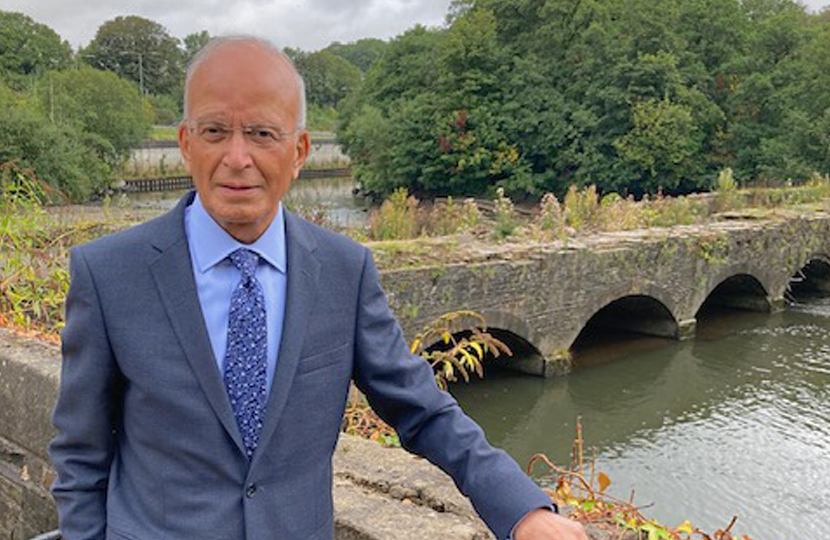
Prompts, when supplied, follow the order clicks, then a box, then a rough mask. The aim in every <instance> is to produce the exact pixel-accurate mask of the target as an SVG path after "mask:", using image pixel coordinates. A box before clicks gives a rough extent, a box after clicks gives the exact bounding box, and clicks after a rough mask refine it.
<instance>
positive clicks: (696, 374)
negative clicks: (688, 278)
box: [452, 298, 830, 540]
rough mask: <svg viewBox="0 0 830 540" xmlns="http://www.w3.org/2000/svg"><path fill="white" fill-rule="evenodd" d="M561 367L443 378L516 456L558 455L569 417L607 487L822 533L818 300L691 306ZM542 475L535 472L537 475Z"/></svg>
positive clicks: (783, 530) (828, 462)
mask: <svg viewBox="0 0 830 540" xmlns="http://www.w3.org/2000/svg"><path fill="white" fill-rule="evenodd" d="M576 361H577V369H576V370H575V371H574V373H573V374H572V375H570V376H568V377H565V378H560V379H551V380H543V379H539V378H534V377H530V376H523V375H517V374H516V373H511V372H505V371H499V370H498V369H493V370H490V371H489V372H488V373H487V374H486V377H485V380H482V381H478V382H476V383H474V384H470V385H467V386H464V385H457V386H455V387H454V388H453V389H452V392H453V394H454V395H455V396H456V397H457V399H458V400H459V402H460V403H461V404H462V406H463V407H464V409H465V410H466V411H467V412H468V414H470V416H472V417H473V418H474V419H475V420H476V421H478V422H479V423H480V424H481V426H482V427H483V428H484V430H485V432H486V433H487V436H488V438H489V439H490V441H491V442H492V443H493V444H495V445H497V446H500V447H502V448H504V449H505V450H506V451H507V452H508V453H510V454H511V455H512V456H513V457H514V458H515V459H516V460H517V461H518V462H519V463H520V464H522V465H523V466H524V465H526V464H527V463H528V461H529V459H530V457H531V456H532V455H533V454H534V453H536V452H544V453H545V454H546V455H547V456H548V457H549V458H551V459H553V460H554V461H555V462H557V463H559V464H566V463H568V462H569V461H570V459H569V456H570V451H571V446H572V441H573V439H574V436H575V423H576V421H577V419H578V418H580V417H581V419H582V426H583V430H584V438H585V445H586V448H587V447H594V448H595V449H596V466H597V469H598V470H602V471H604V472H606V473H607V474H608V476H609V477H610V478H611V480H612V482H613V484H612V486H611V488H609V492H610V493H612V494H614V495H616V496H618V497H621V498H625V499H628V497H629V495H630V494H631V491H632V490H634V492H635V499H634V500H635V503H637V504H641V505H645V504H650V503H653V506H652V507H650V508H648V509H646V510H645V511H644V513H645V514H646V515H648V516H650V517H653V518H655V519H657V520H658V521H660V522H662V523H664V524H666V525H670V526H677V525H679V524H680V523H681V522H683V521H684V520H686V519H688V520H690V521H691V522H692V523H693V524H694V525H695V526H697V527H700V528H701V529H703V530H706V531H709V532H714V530H715V529H717V528H723V527H725V526H726V525H727V524H728V523H729V521H730V519H731V518H732V516H733V515H737V516H738V522H737V524H736V526H735V527H734V528H733V532H740V533H742V534H749V535H750V536H752V537H753V539H754V540H784V539H808V538H809V539H820V538H828V537H830V533H828V522H830V481H828V480H830V299H828V298H824V299H820V298H818V299H811V300H805V301H803V302H802V303H799V304H797V305H794V306H791V307H790V308H789V309H788V310H786V311H784V312H781V313H777V314H772V315H767V314H757V313H747V312H737V311H732V312H724V311H721V312H717V313H710V314H708V315H707V316H705V317H701V318H700V321H699V324H698V330H697V337H696V338H695V339H694V340H691V341H686V342H675V341H669V340H662V339H656V338H629V339H626V340H622V341H616V342H615V344H609V343H603V344H595V346H593V347H588V348H587V349H586V350H584V351H582V352H581V353H580V354H579V355H578V356H577V357H576ZM542 480H543V481H544V478H543V479H542Z"/></svg>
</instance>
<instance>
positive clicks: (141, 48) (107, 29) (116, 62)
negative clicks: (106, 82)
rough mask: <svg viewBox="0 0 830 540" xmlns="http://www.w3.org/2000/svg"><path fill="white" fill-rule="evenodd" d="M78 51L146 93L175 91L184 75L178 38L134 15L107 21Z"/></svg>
mask: <svg viewBox="0 0 830 540" xmlns="http://www.w3.org/2000/svg"><path fill="white" fill-rule="evenodd" d="M191 41H198V40H191ZM191 45H192V43H191ZM78 54H79V55H80V57H81V59H82V60H83V61H84V62H86V63H88V64H89V65H91V66H93V67H95V68H98V69H103V70H106V71H112V72H115V73H117V74H118V75H120V76H121V77H124V78H125V79H129V80H131V81H133V82H135V83H136V84H138V85H139V86H140V87H141V90H142V91H143V92H145V93H150V94H168V93H171V92H175V91H176V90H177V89H179V88H180V85H181V80H182V78H183V76H184V69H183V58H182V54H183V53H182V51H181V50H180V49H179V40H177V39H176V38H174V37H172V36H170V34H168V33H167V30H166V29H165V28H164V27H163V26H162V25H160V24H159V23H157V22H155V21H151V20H149V19H145V18H143V17H138V16H136V15H128V16H119V17H116V18H115V19H112V20H109V21H106V22H105V23H104V24H102V25H101V26H100V27H98V31H97V32H96V34H95V37H94V38H93V39H92V41H91V42H90V43H89V45H88V46H87V47H86V48H84V49H82V50H81V51H79V53H78Z"/></svg>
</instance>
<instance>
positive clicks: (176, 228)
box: [74, 212, 185, 260]
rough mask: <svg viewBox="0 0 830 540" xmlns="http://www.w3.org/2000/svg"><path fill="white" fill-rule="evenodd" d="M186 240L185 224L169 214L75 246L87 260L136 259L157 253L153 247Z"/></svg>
mask: <svg viewBox="0 0 830 540" xmlns="http://www.w3.org/2000/svg"><path fill="white" fill-rule="evenodd" d="M184 238H185V237H184V224H183V223H181V224H178V223H177V222H176V215H175V212H168V213H166V214H163V215H161V216H158V217H155V218H153V219H150V220H149V221H145V222H144V223H140V224H138V225H135V226H132V227H129V228H127V229H124V230H121V231H117V232H114V233H111V234H107V235H105V236H102V237H100V238H96V239H94V240H91V241H89V242H86V243H84V244H81V245H80V246H76V247H75V248H74V251H79V252H82V253H83V255H84V257H85V258H87V259H89V258H93V259H97V258H104V259H109V260H122V259H123V258H128V259H134V258H135V257H138V256H141V255H142V254H143V253H158V251H157V250H155V249H153V246H154V245H161V244H165V243H167V244H169V243H173V242H176V241H177V240H181V239H184Z"/></svg>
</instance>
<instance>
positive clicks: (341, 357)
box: [297, 342, 351, 375]
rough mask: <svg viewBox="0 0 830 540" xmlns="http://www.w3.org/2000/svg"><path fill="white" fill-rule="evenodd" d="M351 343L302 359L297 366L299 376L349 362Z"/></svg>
mask: <svg viewBox="0 0 830 540" xmlns="http://www.w3.org/2000/svg"><path fill="white" fill-rule="evenodd" d="M350 346H351V343H348V342H347V343H344V344H343V345H340V346H337V347H335V348H333V349H329V350H327V351H323V352H321V353H317V354H313V355H311V356H305V357H303V358H300V362H299V364H297V375H305V374H308V373H312V372H314V371H318V370H321V369H324V368H327V367H330V366H335V365H338V364H342V363H344V362H347V361H348V359H349V350H350Z"/></svg>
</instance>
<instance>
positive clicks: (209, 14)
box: [0, 0, 830, 50]
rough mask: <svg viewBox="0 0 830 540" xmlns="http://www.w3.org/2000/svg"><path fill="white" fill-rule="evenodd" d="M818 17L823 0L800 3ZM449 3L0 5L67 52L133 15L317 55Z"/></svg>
mask: <svg viewBox="0 0 830 540" xmlns="http://www.w3.org/2000/svg"><path fill="white" fill-rule="evenodd" d="M803 1H804V4H805V5H807V7H808V8H810V9H814V10H819V9H821V8H823V7H824V6H826V5H828V4H830V0H803ZM449 3H450V0H119V1H113V0H0V9H2V10H5V11H21V12H23V13H25V14H27V15H29V16H30V17H32V18H33V19H35V20H36V21H38V22H41V23H44V24H47V25H49V26H50V27H52V29H53V30H55V31H56V32H57V33H58V34H60V35H61V37H62V38H63V39H66V40H68V41H69V43H70V44H71V45H72V47H73V48H75V49H77V48H78V47H79V46H81V45H86V44H87V43H89V41H90V40H91V39H92V38H93V37H94V36H95V31H96V30H97V29H98V27H99V26H100V25H101V23H103V22H104V21H107V20H109V19H112V18H114V17H116V16H118V15H140V16H142V17H146V18H148V19H152V20H154V21H156V22H158V23H161V24H162V25H164V27H165V28H167V30H168V32H170V34H171V35H173V36H175V37H178V38H184V36H186V35H187V34H190V33H193V32H199V31H201V30H207V31H208V32H210V34H211V35H223V34H240V33H244V34H254V35H257V36H260V37H264V38H267V39H269V40H270V41H271V42H273V43H275V44H276V45H279V46H281V47H286V46H289V47H299V48H301V49H304V50H316V49H321V48H323V47H325V46H327V45H328V44H330V43H331V42H333V41H340V42H342V43H348V42H350V41H355V40H357V39H360V38H364V37H377V38H381V39H388V38H391V37H394V36H396V35H398V34H400V33H401V32H403V31H405V30H406V29H408V28H411V27H412V26H414V25H415V24H417V23H420V24H424V25H427V26H433V25H440V24H442V23H443V21H444V16H445V14H446V12H447V6H448V5H449Z"/></svg>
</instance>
